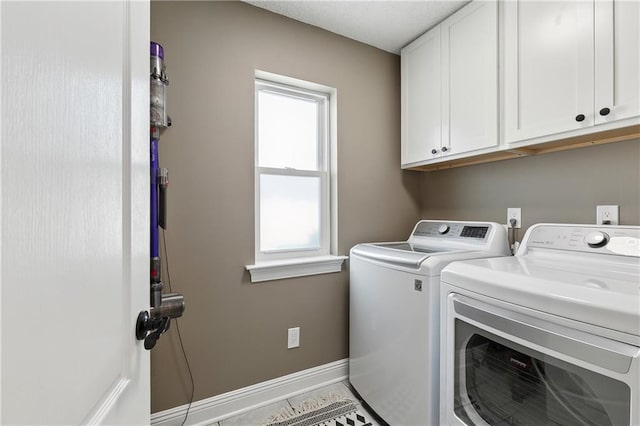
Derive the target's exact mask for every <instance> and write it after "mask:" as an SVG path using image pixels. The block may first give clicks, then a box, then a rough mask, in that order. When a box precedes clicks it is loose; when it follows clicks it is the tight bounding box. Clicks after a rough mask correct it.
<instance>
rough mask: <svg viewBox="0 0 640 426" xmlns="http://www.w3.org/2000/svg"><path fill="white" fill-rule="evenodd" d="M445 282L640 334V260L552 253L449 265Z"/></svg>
mask: <svg viewBox="0 0 640 426" xmlns="http://www.w3.org/2000/svg"><path fill="white" fill-rule="evenodd" d="M442 281H443V282H446V283H448V284H450V285H453V286H456V287H460V288H463V289H466V290H469V291H472V292H475V293H478V294H482V295H485V296H488V297H492V298H494V299H498V300H502V301H504V302H508V303H513V304H516V305H520V306H524V307H527V308H530V309H534V310H537V311H541V312H546V313H549V314H552V315H557V316H560V317H564V318H568V319H572V320H575V321H580V322H583V323H587V324H592V325H596V326H600V327H605V328H609V329H612V330H616V331H621V332H624V333H628V334H631V335H635V336H640V264H639V263H638V260H637V259H632V258H623V257H621V256H620V257H618V256H601V255H597V254H584V253H581V254H562V255H558V253H549V251H545V250H535V249H530V250H529V252H528V254H527V255H525V256H516V257H508V258H491V259H480V260H472V261H464V262H456V263H453V264H450V265H449V266H447V267H446V268H445V269H444V270H443V271H442Z"/></svg>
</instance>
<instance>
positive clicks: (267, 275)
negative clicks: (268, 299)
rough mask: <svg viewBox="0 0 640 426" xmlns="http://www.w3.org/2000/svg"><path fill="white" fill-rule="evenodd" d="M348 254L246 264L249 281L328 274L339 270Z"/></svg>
mask: <svg viewBox="0 0 640 426" xmlns="http://www.w3.org/2000/svg"><path fill="white" fill-rule="evenodd" d="M348 258H349V256H318V257H306V258H305V257H301V258H296V259H286V260H274V261H271V262H261V263H258V264H256V265H247V266H245V268H247V271H249V273H250V274H251V282H252V283H257V282H261V281H271V280H280V279H283V278H294V277H304V276H307V275H319V274H329V273H331V272H340V271H341V270H342V262H344V261H345V259H348Z"/></svg>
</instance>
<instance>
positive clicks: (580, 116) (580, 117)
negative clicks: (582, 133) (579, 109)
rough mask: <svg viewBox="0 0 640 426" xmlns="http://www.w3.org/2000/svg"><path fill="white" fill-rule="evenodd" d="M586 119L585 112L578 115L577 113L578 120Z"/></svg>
mask: <svg viewBox="0 0 640 426" xmlns="http://www.w3.org/2000/svg"><path fill="white" fill-rule="evenodd" d="M584 119H585V116H584V114H578V115H576V121H584Z"/></svg>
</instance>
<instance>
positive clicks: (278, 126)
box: [258, 91, 318, 170]
mask: <svg viewBox="0 0 640 426" xmlns="http://www.w3.org/2000/svg"><path fill="white" fill-rule="evenodd" d="M258 141H259V143H258V146H259V151H258V166H259V167H274V168H281V169H284V168H286V167H289V168H292V169H298V170H318V103H317V102H315V101H313V100H310V99H300V98H294V97H291V96H286V95H281V94H277V93H271V92H265V91H259V92H258Z"/></svg>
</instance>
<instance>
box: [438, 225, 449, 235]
mask: <svg viewBox="0 0 640 426" xmlns="http://www.w3.org/2000/svg"><path fill="white" fill-rule="evenodd" d="M447 232H449V225H440V227H439V228H438V233H439V234H441V235H444V234H446V233H447Z"/></svg>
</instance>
